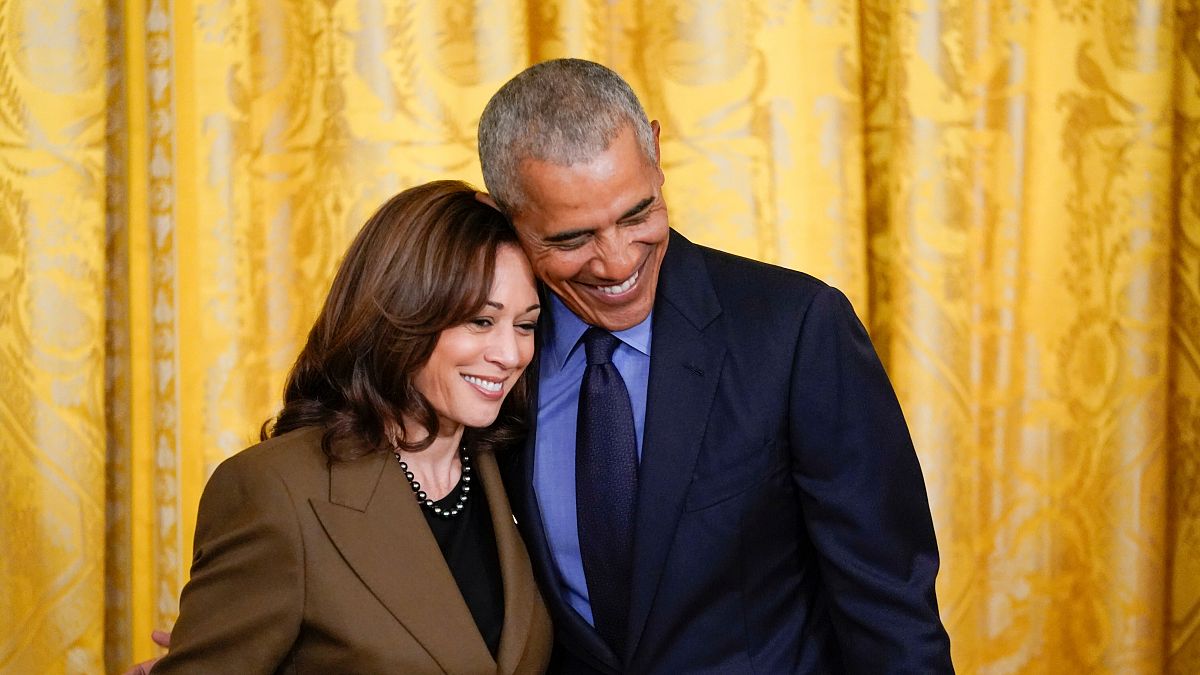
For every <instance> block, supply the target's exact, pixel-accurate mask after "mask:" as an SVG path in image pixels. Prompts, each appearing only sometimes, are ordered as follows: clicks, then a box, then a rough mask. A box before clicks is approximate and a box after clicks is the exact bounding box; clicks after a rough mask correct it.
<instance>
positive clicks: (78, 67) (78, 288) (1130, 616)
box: [0, 0, 1200, 674]
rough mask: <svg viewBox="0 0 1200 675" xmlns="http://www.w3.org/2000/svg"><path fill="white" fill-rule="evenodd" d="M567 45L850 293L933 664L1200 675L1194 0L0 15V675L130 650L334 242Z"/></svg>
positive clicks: (155, 610)
mask: <svg viewBox="0 0 1200 675" xmlns="http://www.w3.org/2000/svg"><path fill="white" fill-rule="evenodd" d="M561 56H579V57H584V58H589V59H593V60H596V61H599V62H602V63H605V64H606V65H609V66H611V67H613V68H614V69H616V70H617V71H618V72H620V73H621V74H622V75H624V76H625V77H626V78H627V79H628V80H629V81H630V83H631V84H632V85H633V86H634V88H635V89H636V90H637V92H638V94H639V96H640V97H641V98H642V101H643V103H644V104H645V106H646V108H647V112H648V114H649V115H650V116H651V118H652V119H658V120H660V121H661V123H662V125H663V140H662V157H663V163H664V169H665V171H666V176H667V181H666V186H665V192H666V198H667V200H668V202H669V203H670V210H671V216H672V225H673V226H674V227H676V228H677V229H679V230H681V231H682V232H683V233H685V234H686V235H687V236H689V237H691V238H693V239H695V240H698V241H700V242H702V243H706V244H711V245H715V246H717V247H720V248H723V249H726V250H729V251H732V252H735V253H739V254H743V255H748V256H751V257H754V258H757V259H760V260H765V261H768V262H772V263H776V264H780V265H784V266H787V267H792V268H795V269H801V270H804V271H807V272H809V273H812V274H814V275H816V276H818V277H820V278H822V279H824V280H826V281H828V282H830V283H831V284H833V285H836V286H838V287H839V288H841V289H843V290H844V291H845V292H846V293H847V295H848V296H849V297H850V298H851V300H852V301H853V303H854V305H855V307H856V309H857V310H858V312H859V314H860V316H861V317H862V318H863V321H864V323H865V324H866V325H867V326H868V328H869V330H870V332H871V335H872V337H873V339H874V341H875V344H876V347H877V348H878V350H879V352H880V354H881V357H882V358H883V360H884V363H885V365H886V366H887V368H888V372H889V374H890V376H891V378H892V380H893V383H894V384H895V386H896V390H897V393H898V395H899V396H900V399H901V403H902V404H903V406H904V410H905V413H906V416H907V419H908V422H909V425H910V428H911V430H912V433H913V437H914V441H915V443H916V446H917V451H918V454H919V455H920V458H921V462H922V466H923V469H924V472H925V477H926V482H927V484H928V487H929V492H930V499H931V504H932V508H933V512H934V520H935V525H936V528H937V532H938V540H939V544H940V548H941V552H942V565H943V567H942V573H941V575H940V578H939V589H938V590H939V600H940V603H941V608H942V613H943V616H944V618H945V621H946V623H947V627H948V630H949V632H950V636H951V640H952V643H953V650H954V660H955V663H956V666H957V667H958V669H959V670H960V672H965V673H974V672H980V673H985V672H986V673H1042V672H1064V671H1070V670H1087V671H1089V672H1092V671H1094V672H1112V673H1159V672H1164V673H1180V674H1182V673H1193V672H1197V671H1200V4H1198V3H1197V2H1196V0H1173V1H1168V0H1157V1H1156V0H1146V1H1145V2H1139V3H1131V2H1123V1H1120V0H1030V1H1028V2H1022V1H1020V0H1005V1H1003V2H986V1H984V0H901V1H899V2H893V1H891V0H842V1H834V0H724V1H721V2H692V1H687V0H664V1H662V2H648V1H646V0H618V1H616V2H610V1H607V0H550V1H547V2H534V1H528V2H525V1H520V0H477V1H475V2H454V3H449V2H447V3H428V2H419V1H417V0H407V1H403V0H395V1H384V0H314V1H311V2H307V1H306V2H298V1H294V0H293V1H285V0H104V1H103V2H100V1H99V0H73V1H67V0H0V290H2V293H0V391H3V395H2V396H0V448H3V452H2V453H0V500H2V502H3V509H4V510H3V517H2V518H0V551H3V554H2V555H0V607H3V608H5V609H6V611H4V612H0V672H100V671H103V670H108V671H110V672H119V671H121V670H122V669H123V668H124V667H126V666H127V665H128V664H130V663H133V662H134V661H137V660H141V659H144V658H148V657H149V656H151V655H153V654H154V653H156V651H157V650H156V648H155V647H154V646H153V645H152V644H151V643H150V641H149V639H148V635H149V631H150V629H151V628H154V627H168V626H169V625H170V624H171V623H172V622H173V620H174V618H175V614H176V612H177V602H178V595H179V591H180V589H181V588H182V585H183V583H184V581H185V580H186V575H187V568H188V565H189V561H190V559H191V536H192V530H193V527H194V522H195V511H196V503H197V500H198V498H199V494H200V491H201V490H202V488H203V484H204V481H205V479H206V477H207V476H208V475H209V473H211V471H212V470H213V469H214V468H215V466H216V465H217V463H219V462H220V461H221V460H223V459H224V458H226V457H228V456H229V455H231V454H233V453H235V452H237V451H238V450H240V449H241V448H243V447H246V446H247V445H249V444H251V443H253V442H254V441H255V440H256V439H257V435H258V430H259V427H260V425H261V424H262V422H263V421H264V420H265V419H267V418H268V417H269V416H270V415H271V414H272V413H273V412H274V410H275V408H276V406H277V405H278V399H279V395H280V392H281V390H282V383H283V379H284V377H285V376H286V372H287V369H288V367H289V366H290V365H291V361H292V359H293V358H294V356H295V354H296V353H297V351H298V350H299V348H300V346H301V345H302V344H303V340H304V337H305V331H306V330H307V328H308V326H309V324H310V322H311V321H312V319H313V317H314V316H315V315H316V313H317V311H318V309H319V303H320V302H321V301H322V299H323V297H324V291H325V289H326V288H327V286H328V283H329V281H330V279H331V276H332V273H333V270H334V269H335V267H336V265H337V263H338V261H339V258H340V256H341V254H342V252H343V250H344V248H345V246H346V245H347V244H348V242H349V240H350V238H351V237H352V236H353V235H354V233H355V232H356V230H357V228H358V227H359V226H360V225H361V224H362V222H363V221H364V220H365V219H366V218H367V217H368V216H369V215H370V213H371V212H372V210H373V209H374V208H375V207H376V206H377V205H378V204H380V203H382V202H383V201H384V200H385V199H386V198H387V197H389V196H390V195H392V194H394V193H395V192H397V191H399V190H401V189H403V188H405V187H408V186H411V185H414V184H417V183H420V182H424V181H427V180H432V179H436V178H445V177H452V178H461V179H465V180H468V181H470V182H473V183H475V184H481V183H482V181H481V179H480V172H479V167H478V160H477V158H476V155H475V127H476V124H477V121H478V117H479V113H480V111H481V110H482V109H483V106H484V104H485V103H486V102H487V100H488V98H489V97H490V96H491V94H492V93H493V92H494V91H495V90H496V89H497V88H498V87H499V86H500V85H501V84H502V83H503V82H504V81H506V80H507V79H508V78H509V77H511V76H512V75H513V74H515V73H516V72H518V71H519V70H520V69H522V68H523V67H525V66H526V65H528V64H530V63H534V62H537V61H540V60H543V59H547V58H555V57H561Z"/></svg>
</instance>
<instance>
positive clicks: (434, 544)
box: [154, 181, 551, 675]
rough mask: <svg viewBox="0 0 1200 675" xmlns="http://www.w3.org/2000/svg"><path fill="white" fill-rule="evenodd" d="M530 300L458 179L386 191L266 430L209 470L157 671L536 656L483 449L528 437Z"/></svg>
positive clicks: (529, 659)
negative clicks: (186, 577) (184, 580)
mask: <svg viewBox="0 0 1200 675" xmlns="http://www.w3.org/2000/svg"><path fill="white" fill-rule="evenodd" d="M538 311H539V307H538V296H537V292H536V290H535V288H534V281H533V273H532V271H531V270H530V267H529V262H528V261H527V260H526V259H525V256H524V255H523V254H522V253H521V251H520V249H519V248H518V247H517V244H516V239H515V235H514V234H513V231H512V229H511V228H510V227H509V225H508V224H507V223H506V222H505V221H504V219H503V217H502V216H501V215H500V214H499V212H497V211H495V210H493V209H491V208H490V207H488V206H485V205H483V204H481V203H479V202H477V201H476V200H475V193H474V191H473V190H472V188H470V187H469V186H467V185H465V184H462V183H458V182H451V181H442V182H436V183H430V184H427V185H423V186H420V187H416V188H413V189H410V190H406V191H405V192H402V193H400V194H399V195H397V196H396V197H393V198H392V199H391V200H390V201H388V202H387V203H386V204H384V205H383V206H382V207H381V208H380V209H379V211H378V212H377V213H376V214H375V215H374V216H372V217H371V219H370V220H368V221H367V224H366V225H365V226H364V227H363V229H362V231H361V232H360V233H359V234H358V236H357V238H356V239H355V240H354V242H353V243H352V244H351V246H350V249H349V251H347V253H346V257H345V259H344V260H343V262H342V265H341V268H340V269H339V270H338V272H337V275H336V277H335V278H334V281H333V286H332V288H331V289H330V291H329V296H328V298H326V300H325V306H324V307H323V309H322V310H321V314H320V315H319V316H318V317H317V320H316V323H315V324H314V325H313V327H312V331H311V332H310V333H309V336H308V342H307V344H306V345H305V347H304V350H303V351H302V352H301V354H300V356H299V357H298V358H297V360H296V364H295V366H293V368H292V372H291V374H290V376H289V378H288V382H287V386H286V389H285V394H284V405H283V408H282V410H281V411H280V412H279V415H278V416H277V418H276V420H275V424H274V427H273V428H272V429H271V431H270V433H269V434H268V433H267V428H266V425H264V429H263V437H264V440H263V442H262V443H260V444H258V445H256V446H254V447H252V448H249V449H247V450H244V451H243V452H241V453H239V454H237V455H235V456H234V457H232V458H230V459H229V460H227V461H226V462H224V463H223V464H221V466H220V467H218V468H217V470H216V472H215V473H214V474H213V476H212V478H211V479H210V480H209V483H208V485H207V486H206V487H205V490H204V495H203V497H202V498H201V500H200V512H199V517H198V520H197V524H196V546H195V557H194V560H193V563H192V573H191V581H190V582H189V583H188V584H187V586H186V587H185V588H184V589H183V594H182V597H181V600H180V616H179V621H178V622H177V623H176V624H175V629H174V631H173V634H172V637H171V647H170V651H169V652H168V653H167V655H166V656H165V657H164V658H163V659H162V660H161V661H160V662H159V663H158V664H157V665H156V666H155V667H154V673H156V675H163V674H168V673H176V672H180V673H182V672H204V673H213V672H238V673H252V672H262V673H270V672H277V671H278V672H313V673H329V672H355V673H374V672H388V673H426V672H438V673H440V672H443V671H444V672H447V673H497V672H499V673H514V672H520V673H525V672H541V671H543V670H544V669H545V667H546V664H547V661H548V659H549V653H550V638H551V633H550V622H549V618H548V616H547V614H546V610H545V607H544V605H543V603H542V599H541V597H540V596H539V595H538V591H537V588H536V586H535V585H534V581H533V577H532V573H531V571H530V567H529V558H528V555H527V553H526V551H525V548H524V545H523V544H522V543H521V540H520V538H519V536H518V534H517V530H516V527H515V525H514V522H513V517H512V511H511V510H510V508H509V505H508V501H507V499H506V498H505V495H504V491H503V487H502V486H501V484H500V479H499V474H498V472H497V469H496V461H495V458H494V456H493V453H494V452H496V451H499V450H500V449H501V448H502V446H504V445H506V444H508V443H511V442H512V441H513V440H514V439H515V438H516V437H517V435H518V434H519V432H520V428H519V427H520V422H521V419H522V418H521V411H520V410H519V407H520V404H522V403H523V402H524V378H523V377H522V373H523V372H524V370H525V367H526V366H527V365H528V364H529V361H530V359H531V358H532V356H533V331H534V326H535V323H536V321H537V317H538ZM268 436H269V439H268V438H267V437H268Z"/></svg>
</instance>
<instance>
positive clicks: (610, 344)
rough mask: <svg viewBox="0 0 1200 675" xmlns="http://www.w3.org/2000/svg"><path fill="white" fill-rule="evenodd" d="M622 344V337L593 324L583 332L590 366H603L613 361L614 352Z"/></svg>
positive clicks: (584, 345) (584, 346)
mask: <svg viewBox="0 0 1200 675" xmlns="http://www.w3.org/2000/svg"><path fill="white" fill-rule="evenodd" d="M619 344H621V340H620V338H618V337H617V336H615V335H613V334H612V333H610V332H608V331H606V330H604V329H603V328H597V327H595V326H592V327H591V328H589V329H587V332H586V333H584V334H583V348H584V351H586V352H587V362H588V365H589V366H602V365H604V364H606V363H610V362H611V361H612V355H613V352H615V351H616V350H617V345H619Z"/></svg>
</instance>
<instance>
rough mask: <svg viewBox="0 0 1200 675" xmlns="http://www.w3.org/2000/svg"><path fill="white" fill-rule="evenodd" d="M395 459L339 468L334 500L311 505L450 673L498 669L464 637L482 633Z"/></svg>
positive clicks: (373, 458)
mask: <svg viewBox="0 0 1200 675" xmlns="http://www.w3.org/2000/svg"><path fill="white" fill-rule="evenodd" d="M390 460H391V455H388V454H382V453H380V454H377V455H370V456H367V457H363V458H361V459H358V460H355V461H350V462H334V463H333V464H332V465H331V466H330V471H329V501H328V502H322V501H320V500H317V499H310V500H309V502H310V503H311V504H312V507H313V511H315V512H316V514H317V518H318V519H319V520H320V521H321V526H322V527H323V528H324V529H325V532H326V534H328V536H329V538H330V539H331V540H332V541H333V543H334V545H335V546H336V547H337V549H338V551H339V552H341V554H342V556H343V557H344V558H345V559H346V562H347V563H349V565H350V566H351V567H352V568H353V569H354V571H355V573H356V574H358V576H359V578H360V579H362V581H363V583H364V584H366V586H367V587H368V588H369V589H370V590H371V592H372V593H373V594H374V595H375V597H377V598H378V599H379V601H380V602H381V603H383V605H384V607H386V608H387V610H388V611H389V612H390V613H391V614H392V616H394V617H396V620H397V621H399V622H400V623H401V624H402V625H403V626H404V628H405V630H407V631H408V632H409V633H411V634H412V635H413V637H415V638H416V640H417V641H418V642H420V643H421V646H423V647H424V648H425V649H426V651H428V652H429V654H430V655H431V656H432V657H433V658H434V659H435V660H436V661H437V662H438V665H440V666H441V667H442V669H443V670H445V671H446V672H447V673H471V672H489V671H494V669H495V662H494V661H493V660H492V657H491V654H490V653H489V652H488V649H487V645H486V644H484V642H483V640H482V638H479V639H463V637H464V636H475V635H478V629H477V628H476V626H475V620H474V618H473V617H472V616H471V612H470V610H468V609H467V605H466V602H465V601H464V600H463V598H462V593H461V592H460V591H459V590H458V584H457V583H456V582H455V581H454V577H453V575H451V573H450V568H449V567H448V566H447V565H446V560H445V558H444V557H443V555H442V552H441V549H440V548H438V545H437V541H436V540H435V539H434V538H433V533H432V532H430V530H429V525H428V524H427V523H426V522H425V516H424V515H423V514H422V513H421V507H420V505H418V504H417V501H416V499H414V498H413V496H412V493H411V491H410V490H409V486H408V480H407V479H406V478H405V476H404V473H403V472H402V471H401V470H400V466H399V465H398V464H397V463H396V462H394V461H390ZM487 487H488V488H490V487H491V486H487ZM485 489H487V488H485ZM495 489H496V490H499V486H497V487H496V488H495Z"/></svg>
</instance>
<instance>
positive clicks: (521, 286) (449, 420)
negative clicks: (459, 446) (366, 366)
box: [414, 244, 540, 434]
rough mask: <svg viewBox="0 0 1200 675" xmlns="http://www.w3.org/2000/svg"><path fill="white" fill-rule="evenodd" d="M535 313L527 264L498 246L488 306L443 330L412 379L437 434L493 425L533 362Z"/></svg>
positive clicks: (515, 253) (512, 251) (512, 248)
mask: <svg viewBox="0 0 1200 675" xmlns="http://www.w3.org/2000/svg"><path fill="white" fill-rule="evenodd" d="M539 312H540V307H539V305H538V296H537V290H536V289H535V288H534V282H533V270H532V268H530V266H529V260H528V259H527V258H526V257H525V254H524V253H522V252H521V249H519V248H517V247H516V245H515V244H514V245H504V246H501V247H500V248H499V250H498V251H497V254H496V273H495V277H494V279H493V281H492V289H491V292H489V293H488V300H487V304H485V305H484V307H483V309H481V310H480V311H479V314H478V315H476V316H475V317H473V318H471V319H469V320H468V321H466V322H465V323H462V324H460V325H458V326H454V327H452V328H447V329H446V330H444V331H442V334H441V335H439V336H438V341H437V346H436V347H434V349H433V354H432V355H431V356H430V357H429V361H427V362H426V363H425V365H424V366H422V367H421V369H420V370H418V371H417V375H416V377H415V378H414V384H415V385H416V387H417V390H418V391H420V392H421V394H422V395H423V396H424V397H425V398H426V399H428V400H429V403H430V405H432V406H433V409H434V410H435V411H436V412H437V414H438V421H439V423H440V424H441V429H440V430H439V432H440V433H442V434H450V433H453V432H454V431H456V430H457V429H458V427H459V426H468V427H486V426H488V425H489V424H491V423H492V422H494V421H495V420H496V415H497V414H499V412H500V404H501V402H503V401H504V397H505V396H507V395H508V392H509V391H510V390H512V387H513V385H514V384H516V381H517V378H518V377H520V376H521V373H522V372H523V371H524V370H525V366H527V365H529V360H530V359H532V358H533V330H534V327H535V324H536V323H537V318H538V314H539Z"/></svg>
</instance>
